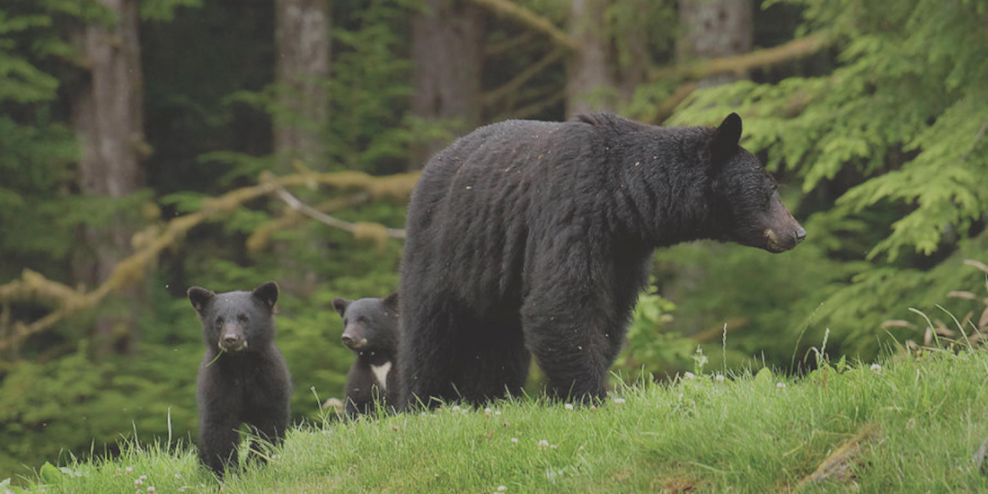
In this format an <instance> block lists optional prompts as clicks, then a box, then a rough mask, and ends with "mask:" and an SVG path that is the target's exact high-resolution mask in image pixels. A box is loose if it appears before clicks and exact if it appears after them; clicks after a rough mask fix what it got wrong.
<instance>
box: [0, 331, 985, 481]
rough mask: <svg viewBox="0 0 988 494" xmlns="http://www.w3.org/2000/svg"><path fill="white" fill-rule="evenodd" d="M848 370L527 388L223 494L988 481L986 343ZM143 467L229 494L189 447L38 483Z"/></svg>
mask: <svg viewBox="0 0 988 494" xmlns="http://www.w3.org/2000/svg"><path fill="white" fill-rule="evenodd" d="M836 367H837V368H835V367H830V366H828V367H826V368H825V369H822V370H819V371H816V372H814V373H813V374H811V375H809V376H807V377H806V378H803V379H800V380H797V381H791V380H786V381H782V382H783V384H784V386H783V385H782V384H779V378H778V377H776V376H773V375H772V374H771V373H769V372H768V371H762V372H759V373H758V374H757V375H755V376H752V375H750V374H748V375H741V376H729V377H728V378H727V379H726V380H724V381H722V382H721V381H718V380H716V379H715V378H714V377H713V376H712V375H710V374H707V375H703V376H697V377H696V378H694V379H685V380H681V381H677V382H675V383H673V384H660V385H654V384H650V385H645V386H632V387H622V388H620V389H619V392H618V394H617V395H616V396H619V397H620V398H621V399H623V400H624V401H623V402H619V401H620V400H613V399H612V400H608V401H607V402H606V403H604V404H602V405H600V406H597V407H579V406H578V407H575V408H574V409H568V408H567V407H565V406H564V405H563V404H561V403H546V402H544V401H542V400H535V399H531V398H526V399H521V400H517V401H514V402H499V403H496V404H494V405H493V406H491V412H490V413H487V412H485V411H484V410H483V409H479V410H478V409H472V408H468V407H464V408H462V409H460V408H456V407H446V408H443V409H442V410H440V411H434V412H429V413H424V414H423V413H413V414H402V415H399V416H394V417H386V418H383V419H380V420H366V421H361V422H357V423H351V424H344V423H339V422H333V423H326V424H324V425H321V426H320V425H316V426H308V427H303V428H299V429H296V430H293V431H292V432H291V433H290V434H289V436H288V439H287V441H286V443H285V446H284V448H283V449H281V450H279V451H276V453H277V456H275V457H274V458H273V459H272V461H271V462H270V463H269V464H268V465H267V466H259V467H250V468H248V469H247V471H246V472H245V473H242V474H239V475H234V476H231V477H230V478H229V479H228V481H227V482H226V483H225V485H224V486H223V489H222V492H224V493H240V492H244V493H255V492H257V493H308V492H352V493H376V492H381V493H383V492H395V493H412V492H423V493H432V492H457V493H460V492H467V493H483V492H496V491H497V490H498V487H499V486H505V488H506V492H507V493H521V492H524V493H532V492H573V493H576V492H580V493H585V492H620V493H628V492H662V491H665V492H681V491H688V492H691V493H692V492H759V493H764V492H820V493H823V492H826V493H831V492H866V493H867V492H880V493H889V492H896V493H899V492H988V476H986V475H985V474H984V473H983V471H982V468H981V465H978V464H976V462H975V461H973V460H972V455H973V454H974V453H975V452H976V451H977V450H978V448H979V445H980V444H981V443H982V441H983V440H984V439H985V437H986V436H988V352H985V351H982V350H975V351H964V352H961V353H960V354H958V355H954V354H952V353H949V352H945V351H927V352H926V353H925V354H923V355H922V356H911V357H902V356H901V354H900V355H899V356H897V357H896V358H894V359H891V360H890V361H887V362H885V364H884V367H883V368H881V369H880V370H875V369H872V368H871V367H869V366H867V365H863V364H862V365H860V366H856V367H854V368H846V369H841V367H843V365H838V366H836ZM840 371H842V372H840ZM852 438H856V439H858V440H859V441H858V442H857V444H859V445H860V448H859V449H858V451H857V454H854V455H849V456H847V457H844V458H843V460H841V461H836V463H838V464H842V465H843V466H844V467H846V468H848V469H850V472H849V473H848V474H847V475H844V476H843V477H841V478H831V479H830V480H825V481H823V482H820V483H809V484H807V485H803V486H799V485H800V482H801V481H802V480H803V479H804V478H806V477H807V476H809V475H810V474H812V473H813V472H814V471H815V470H816V469H817V467H818V466H819V465H820V464H821V463H823V462H824V461H825V460H827V459H828V457H829V456H831V455H832V454H833V453H834V452H835V451H837V450H838V449H839V448H841V446H842V445H844V444H846V443H847V441H848V440H850V439H852ZM540 441H545V443H543V445H542V446H540ZM545 444H548V446H546V445H545ZM844 449H847V448H844ZM830 461H832V462H834V461H835V460H834V459H833V458H831V460H830ZM127 467H130V468H131V470H130V471H129V472H128V471H127V470H126V469H127ZM140 475H146V476H147V478H146V479H145V480H144V481H143V484H142V485H141V486H140V490H142V491H143V492H147V488H148V486H149V485H153V486H154V487H155V491H154V492H156V493H160V494H164V493H175V492H209V493H215V492H217V485H216V483H215V481H214V480H213V479H212V477H211V476H209V475H207V474H206V473H204V472H203V471H202V470H201V469H200V468H199V467H198V465H197V463H196V458H195V453H194V451H193V450H192V449H191V448H188V447H177V448H175V447H173V448H168V447H166V446H164V445H158V446H145V447H143V448H141V447H137V446H130V447H129V448H126V451H125V452H124V454H123V455H122V456H121V457H119V458H117V459H114V460H112V461H106V462H101V461H99V460H95V461H93V460H78V461H70V462H69V464H67V465H65V466H64V467H62V469H61V470H60V469H58V468H53V467H51V466H49V467H45V468H43V469H41V470H40V473H39V474H38V475H37V476H36V477H35V478H31V479H27V481H26V483H27V484H28V485H27V487H26V491H27V492H46V493H61V492H73V493H76V492H78V493H101V494H102V493H112V492H121V493H123V492H126V493H134V492H135V491H136V490H137V489H135V483H134V480H135V479H136V478H138V476H140ZM2 490H3V489H2V488H0V492H2Z"/></svg>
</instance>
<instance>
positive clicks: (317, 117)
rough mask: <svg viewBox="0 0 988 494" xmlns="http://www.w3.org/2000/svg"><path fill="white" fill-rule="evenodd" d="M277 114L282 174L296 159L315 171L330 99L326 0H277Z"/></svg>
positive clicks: (322, 157) (322, 155)
mask: <svg viewBox="0 0 988 494" xmlns="http://www.w3.org/2000/svg"><path fill="white" fill-rule="evenodd" d="M275 45H276V49H277V57H276V78H277V80H276V82H277V84H276V85H277V88H278V89H277V92H278V100H279V103H280V104H279V112H278V113H276V115H275V121H274V151H275V156H276V157H277V160H278V163H279V169H280V170H281V171H282V172H285V171H288V170H290V168H291V163H292V162H293V161H295V160H300V161H301V162H302V163H304V164H305V165H306V166H308V167H309V168H311V169H314V170H318V171H326V170H328V163H326V145H325V142H326V136H325V131H326V125H327V123H328V119H329V106H328V105H329V98H328V93H327V91H326V87H325V82H326V80H327V79H328V78H329V59H330V10H329V0H275Z"/></svg>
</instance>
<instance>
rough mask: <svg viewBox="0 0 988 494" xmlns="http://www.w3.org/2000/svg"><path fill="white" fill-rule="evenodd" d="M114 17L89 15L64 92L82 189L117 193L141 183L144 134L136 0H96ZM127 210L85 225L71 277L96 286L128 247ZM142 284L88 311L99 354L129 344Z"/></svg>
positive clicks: (124, 349)
mask: <svg viewBox="0 0 988 494" xmlns="http://www.w3.org/2000/svg"><path fill="white" fill-rule="evenodd" d="M99 2H100V3H101V4H102V5H103V6H104V7H106V8H107V9H108V10H110V11H111V12H112V13H113V14H114V16H115V20H114V22H113V23H112V24H111V25H106V24H104V23H101V22H94V23H93V24H90V25H88V26H86V27H85V28H84V29H83V30H82V32H81V33H80V35H79V37H78V44H79V47H80V52H81V54H82V57H83V65H84V66H85V67H86V68H87V69H89V70H88V74H87V77H86V78H85V80H84V81H83V82H82V83H81V84H80V87H79V88H78V91H77V92H75V93H74V94H73V97H72V114H73V119H72V120H73V127H74V129H75V133H76V137H77V139H78V141H79V144H80V148H81V156H80V160H79V168H78V180H79V189H80V192H81V193H82V194H83V195H93V196H108V197H112V198H120V197H125V196H127V195H129V194H132V193H134V192H136V191H138V190H139V189H140V188H141V186H142V183H143V177H142V174H141V167H140V160H141V158H142V157H143V155H146V154H147V153H148V152H149V149H148V145H147V143H145V141H144V133H143V130H142V129H143V126H144V115H143V97H144V94H143V87H142V86H143V81H142V76H141V66H140V45H139V43H138V8H139V5H138V0H99ZM136 226H137V225H135V218H134V217H133V215H132V214H128V212H124V211H120V212H117V213H115V215H114V218H113V220H112V221H111V222H109V224H107V225H106V226H86V227H84V228H83V232H82V237H83V238H82V245H81V246H80V247H81V248H82V249H81V250H83V251H85V252H86V253H87V254H88V255H85V256H82V257H79V258H77V260H76V263H75V266H74V268H75V269H74V270H75V274H76V278H77V280H78V281H82V282H84V283H87V284H89V285H90V286H98V285H100V284H101V283H103V282H104V281H105V280H106V279H107V278H108V277H109V275H110V273H112V272H113V269H114V267H115V266H116V265H117V264H118V263H119V262H120V260H122V259H124V258H126V257H127V256H129V255H130V253H131V252H132V248H131V245H130V239H131V235H132V234H133V233H134V232H135V231H136ZM142 295H143V290H142V289H141V288H140V287H138V286H134V285H132V287H131V288H129V289H127V290H125V291H123V292H122V293H121V296H122V298H123V299H124V303H123V304H122V305H123V306H124V307H126V309H123V310H122V311H121V312H115V313H113V314H107V313H103V314H100V315H98V316H97V317H96V321H95V325H96V327H95V336H96V338H95V339H96V345H95V348H94V350H95V351H96V353H97V354H100V355H106V354H109V353H111V352H113V351H117V352H124V353H126V352H130V351H132V350H133V343H134V339H135V336H136V333H137V327H136V314H137V311H138V310H139V305H140V302H141V300H142V299H143V296H142Z"/></svg>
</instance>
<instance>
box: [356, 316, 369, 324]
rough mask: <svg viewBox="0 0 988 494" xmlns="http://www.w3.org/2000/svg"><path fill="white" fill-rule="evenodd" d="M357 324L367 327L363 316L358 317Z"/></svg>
mask: <svg viewBox="0 0 988 494" xmlns="http://www.w3.org/2000/svg"><path fill="white" fill-rule="evenodd" d="M357 324H361V325H364V326H366V325H367V318H366V317H364V316H360V317H358V318H357Z"/></svg>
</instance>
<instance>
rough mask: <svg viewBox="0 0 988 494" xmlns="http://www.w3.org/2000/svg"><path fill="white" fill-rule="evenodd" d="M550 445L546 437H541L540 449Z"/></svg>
mask: <svg viewBox="0 0 988 494" xmlns="http://www.w3.org/2000/svg"><path fill="white" fill-rule="evenodd" d="M548 447H549V441H546V440H545V439H539V449H545V448H548Z"/></svg>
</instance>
